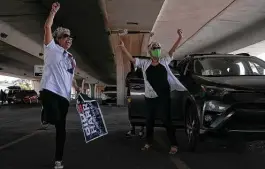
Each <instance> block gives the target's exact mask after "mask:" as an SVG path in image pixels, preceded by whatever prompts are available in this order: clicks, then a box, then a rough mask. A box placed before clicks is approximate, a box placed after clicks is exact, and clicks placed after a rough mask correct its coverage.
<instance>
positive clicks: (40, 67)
mask: <svg viewBox="0 0 265 169" xmlns="http://www.w3.org/2000/svg"><path fill="white" fill-rule="evenodd" d="M42 72H43V65H34V76H36V77H40V76H42Z"/></svg>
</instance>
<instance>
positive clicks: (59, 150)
mask: <svg viewBox="0 0 265 169" xmlns="http://www.w3.org/2000/svg"><path fill="white" fill-rule="evenodd" d="M55 128H56V151H55V161H62V158H63V151H64V144H65V139H66V131H65V121H61V122H58V123H56V124H55Z"/></svg>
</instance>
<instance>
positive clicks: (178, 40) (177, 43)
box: [168, 29, 182, 57]
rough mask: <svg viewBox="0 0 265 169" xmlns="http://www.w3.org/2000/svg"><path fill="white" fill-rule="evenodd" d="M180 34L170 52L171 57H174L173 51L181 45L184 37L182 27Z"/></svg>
mask: <svg viewBox="0 0 265 169" xmlns="http://www.w3.org/2000/svg"><path fill="white" fill-rule="evenodd" d="M178 35H179V37H178V39H177V41H176V42H175V43H174V45H173V46H172V48H171V49H170V50H169V52H168V54H169V56H170V57H173V53H174V52H175V50H176V49H177V47H178V46H179V44H180V41H181V39H182V30H181V29H178Z"/></svg>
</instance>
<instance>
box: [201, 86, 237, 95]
mask: <svg viewBox="0 0 265 169" xmlns="http://www.w3.org/2000/svg"><path fill="white" fill-rule="evenodd" d="M233 90H234V89H230V88H220V87H216V86H204V85H201V95H202V97H205V96H212V97H219V98H222V97H224V96H225V95H226V94H228V93H229V92H230V91H233Z"/></svg>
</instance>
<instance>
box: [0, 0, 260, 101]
mask: <svg viewBox="0 0 265 169" xmlns="http://www.w3.org/2000/svg"><path fill="white" fill-rule="evenodd" d="M52 2H53V1H52V0H31V1H26V0H24V1H15V0H4V1H3V2H1V6H0V33H1V32H3V33H5V34H7V35H8V36H7V37H6V38H3V37H2V38H1V39H0V40H1V41H2V43H1V50H0V51H8V52H5V53H7V54H5V53H4V54H2V55H4V57H5V58H8V60H11V59H13V61H9V65H16V66H13V68H14V67H15V68H20V67H21V68H20V70H23V71H24V72H26V73H25V74H26V75H30V73H32V71H31V70H30V69H29V67H31V69H33V67H32V66H33V64H36V63H38V64H39V63H42V60H43V58H42V57H43V56H41V55H40V53H42V36H43V28H42V27H43V24H44V21H45V19H46V17H47V15H48V12H49V9H50V6H51V4H52ZM264 7H265V2H264V0H222V1H220V0H197V1H190V0H188V1H187V0H156V1H154V0H145V1H142V0H134V1H131V0H123V1H120V0H111V1H106V0H90V1H84V2H83V1H82V3H78V2H77V1H70V0H64V1H61V10H60V11H59V13H58V15H57V16H56V19H55V26H65V27H69V28H70V29H71V30H72V33H73V34H74V35H76V37H77V39H76V41H75V42H74V45H73V50H72V51H71V52H72V53H73V54H74V55H75V56H76V58H77V64H78V68H79V70H78V76H79V78H80V79H86V80H87V82H88V83H97V82H98V81H100V82H102V83H105V84H117V87H118V104H120V105H123V104H124V103H125V101H124V98H125V97H124V96H125V87H124V80H125V75H126V73H127V72H128V71H129V69H130V66H129V62H128V60H126V58H125V57H123V54H122V53H121V51H120V50H119V48H117V44H118V36H117V30H120V29H128V30H129V34H127V35H125V36H123V37H122V38H123V40H124V41H125V45H126V46H127V47H128V48H129V50H130V51H131V53H132V54H133V55H138V56H139V55H147V51H146V46H147V44H148V43H149V41H150V40H157V41H159V42H160V43H161V44H162V46H163V47H164V49H165V50H169V49H170V47H171V46H172V44H173V43H174V41H175V40H176V38H177V29H178V28H182V29H183V30H184V39H183V41H182V44H181V46H180V47H179V49H178V50H177V51H176V53H175V57H183V56H185V55H186V54H189V53H195V52H212V51H215V52H221V53H230V52H233V51H235V50H238V49H240V48H244V47H246V46H249V45H252V44H254V43H257V42H260V41H262V40H264V38H265V37H264V36H265V34H264V33H265V32H264V30H265V29H263V28H264V26H265V25H264V22H263V20H264V9H265V8H264ZM151 31H152V32H154V36H153V37H152V38H150V32H151ZM15 48H16V50H17V51H16V50H15ZM15 51H16V52H15ZM12 52H13V53H12ZM18 52H20V53H18ZM23 52H24V54H22V53H23ZM1 53H3V52H1ZM18 55H19V56H21V57H18ZM4 57H3V58H4ZM22 57H23V58H22ZM25 58H27V59H25ZM14 60H16V61H17V63H16V64H12V63H13V62H14ZM1 62H2V63H3V66H6V65H8V63H6V62H5V61H2V60H1ZM25 64H28V65H25ZM19 65H20V66H19ZM22 65H23V66H24V67H23V66H22ZM6 67H12V66H6ZM5 69H6V70H8V69H7V68H5ZM10 71H11V70H10ZM13 71H15V70H13ZM23 71H19V72H20V73H22V75H24V73H23ZM16 72H18V71H16Z"/></svg>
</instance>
